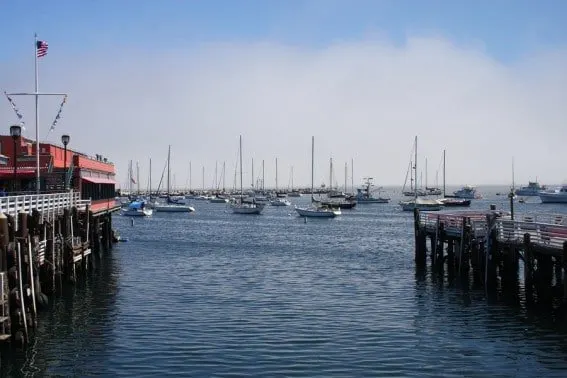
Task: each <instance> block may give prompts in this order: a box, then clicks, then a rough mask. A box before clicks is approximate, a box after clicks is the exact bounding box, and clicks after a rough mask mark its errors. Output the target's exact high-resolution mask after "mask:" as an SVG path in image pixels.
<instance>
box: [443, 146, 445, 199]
mask: <svg viewBox="0 0 567 378" xmlns="http://www.w3.org/2000/svg"><path fill="white" fill-rule="evenodd" d="M443 198H445V150H443Z"/></svg>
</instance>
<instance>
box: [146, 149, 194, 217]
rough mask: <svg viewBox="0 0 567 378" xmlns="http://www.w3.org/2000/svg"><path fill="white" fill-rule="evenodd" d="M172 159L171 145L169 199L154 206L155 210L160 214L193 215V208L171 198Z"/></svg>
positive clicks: (168, 152) (168, 172)
mask: <svg viewBox="0 0 567 378" xmlns="http://www.w3.org/2000/svg"><path fill="white" fill-rule="evenodd" d="M170 158H171V145H169V148H168V150H167V198H166V203H165V204H156V205H155V206H154V210H155V211H157V212H160V213H162V212H163V213H191V212H193V211H195V208H194V207H193V206H188V205H185V204H182V203H179V202H177V201H176V200H175V199H173V198H172V197H171V196H170V186H169V185H170V180H169V176H170V167H169V162H170Z"/></svg>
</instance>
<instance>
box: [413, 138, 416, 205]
mask: <svg viewBox="0 0 567 378" xmlns="http://www.w3.org/2000/svg"><path fill="white" fill-rule="evenodd" d="M414 159H415V162H414V166H413V170H414V174H415V188H414V191H415V192H414V199H415V201H416V203H417V135H416V136H415V157H414Z"/></svg>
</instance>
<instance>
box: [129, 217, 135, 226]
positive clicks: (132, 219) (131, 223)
mask: <svg viewBox="0 0 567 378" xmlns="http://www.w3.org/2000/svg"><path fill="white" fill-rule="evenodd" d="M130 225H131V226H134V218H130Z"/></svg>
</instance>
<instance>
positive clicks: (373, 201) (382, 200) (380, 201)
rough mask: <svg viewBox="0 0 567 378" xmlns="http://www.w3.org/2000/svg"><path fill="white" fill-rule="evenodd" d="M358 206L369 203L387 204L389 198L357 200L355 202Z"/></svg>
mask: <svg viewBox="0 0 567 378" xmlns="http://www.w3.org/2000/svg"><path fill="white" fill-rule="evenodd" d="M356 202H358V203H359V204H371V203H388V202H390V199H389V198H368V199H365V198H359V199H357V200H356Z"/></svg>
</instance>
